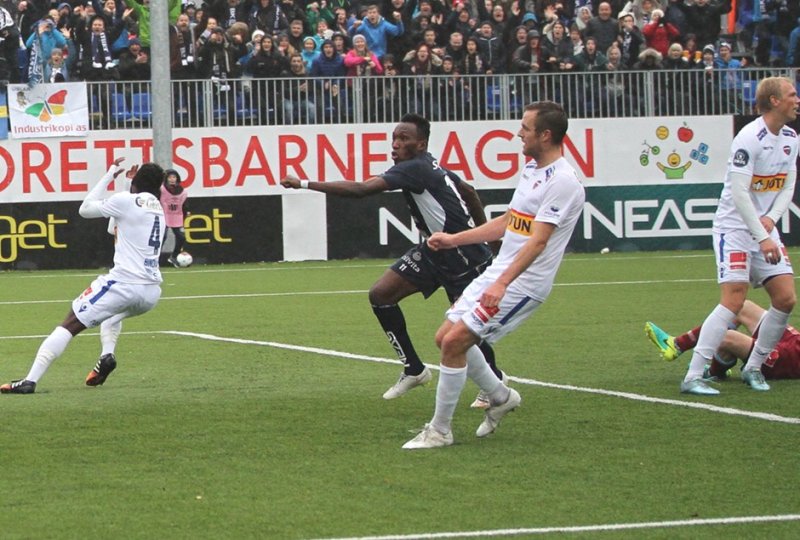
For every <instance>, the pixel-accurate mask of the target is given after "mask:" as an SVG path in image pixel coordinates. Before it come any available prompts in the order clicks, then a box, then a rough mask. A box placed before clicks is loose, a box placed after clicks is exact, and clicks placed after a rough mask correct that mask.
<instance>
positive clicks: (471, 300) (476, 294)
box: [446, 275, 542, 343]
mask: <svg viewBox="0 0 800 540" xmlns="http://www.w3.org/2000/svg"><path fill="white" fill-rule="evenodd" d="M492 283H494V279H493V278H486V276H485V275H480V276H478V277H477V278H475V280H474V281H473V282H472V283H470V284H469V286H467V288H466V289H464V292H463V293H462V294H461V297H460V298H459V299H458V300H456V303H455V304H453V306H452V307H451V308H450V309H448V310H447V314H446V316H447V319H448V320H449V321H450V322H458V320H459V319H460V320H462V321H464V324H466V325H467V328H469V330H470V331H471V332H472V333H473V334H475V335H476V336H478V337H479V338H481V339H483V340H485V341H487V342H488V343H495V342H497V341H499V340H500V338H502V337H503V336H505V335H506V334H508V333H510V332H511V331H512V330H514V329H515V328H516V327H518V326H519V325H520V324H522V322H523V321H524V320H525V319H527V318H528V317H530V316H531V315H532V314H533V312H534V311H536V309H537V308H538V307H539V306H541V305H542V303H541V302H540V301H538V300H534V299H533V298H531V297H530V296H527V295H525V294H522V293H520V292H518V291H516V290H515V289H512V288H509V289H506V294H505V295H504V296H503V298H502V299H501V300H500V304H499V305H498V306H497V307H498V309H497V310H496V311H495V312H493V313H488V312H487V310H486V309H485V308H484V307H483V306H481V304H480V298H481V295H482V294H483V291H484V290H485V289H486V287H488V286H489V285H490V284H492ZM493 311H494V310H493Z"/></svg>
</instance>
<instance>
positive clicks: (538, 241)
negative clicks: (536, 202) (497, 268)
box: [481, 222, 556, 308]
mask: <svg viewBox="0 0 800 540" xmlns="http://www.w3.org/2000/svg"><path fill="white" fill-rule="evenodd" d="M555 229H556V226H555V225H553V224H552V223H542V222H535V224H534V227H533V234H531V237H530V238H529V239H528V241H527V242H525V245H523V246H522V249H520V250H519V252H518V253H517V255H516V256H515V257H514V260H513V261H511V264H509V265H508V268H506V269H505V270H504V271H503V273H502V274H500V276H499V277H498V278H497V280H495V282H494V283H492V284H491V285H489V286H488V287H487V288H486V290H485V291H484V292H483V295H482V296H481V305H482V306H483V307H488V308H491V307H495V306H497V305H498V304H499V303H500V300H501V299H502V298H503V296H504V295H505V294H506V289H507V288H508V286H509V285H510V284H511V282H512V281H514V280H515V279H517V277H519V275H520V274H522V272H524V271H525V270H526V269H527V268H528V267H529V266H530V265H532V264H533V262H534V261H535V260H536V258H537V257H538V256H539V255H541V253H542V251H544V249H545V248H546V247H547V242H548V241H549V240H550V237H551V236H552V235H553V231H554V230H555Z"/></svg>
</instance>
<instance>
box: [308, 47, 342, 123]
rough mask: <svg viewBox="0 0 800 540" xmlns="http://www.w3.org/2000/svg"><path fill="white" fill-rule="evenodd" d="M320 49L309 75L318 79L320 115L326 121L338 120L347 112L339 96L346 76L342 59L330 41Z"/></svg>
mask: <svg viewBox="0 0 800 540" xmlns="http://www.w3.org/2000/svg"><path fill="white" fill-rule="evenodd" d="M321 49H322V51H321V52H320V55H319V56H318V57H317V58H316V59H315V60H314V61H313V62H312V63H311V72H310V73H309V74H310V75H311V76H312V77H314V78H316V79H318V81H317V95H318V96H319V98H318V102H320V103H321V107H320V108H321V110H322V114H323V115H324V116H325V117H326V118H327V119H332V118H339V117H340V116H341V115H342V114H343V113H344V112H346V110H347V108H346V103H344V102H343V99H344V98H343V96H342V95H341V91H342V89H343V88H344V77H345V75H346V74H347V70H346V69H345V67H344V58H342V55H340V54H339V53H338V52H336V48H335V47H334V45H333V41H331V40H330V39H326V40H325V41H323V42H322V47H321Z"/></svg>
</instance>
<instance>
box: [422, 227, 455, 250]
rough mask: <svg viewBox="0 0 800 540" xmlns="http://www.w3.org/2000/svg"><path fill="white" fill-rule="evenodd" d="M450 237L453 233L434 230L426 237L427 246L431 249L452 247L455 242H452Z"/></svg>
mask: <svg viewBox="0 0 800 540" xmlns="http://www.w3.org/2000/svg"><path fill="white" fill-rule="evenodd" d="M452 237H453V235H451V234H447V233H443V232H435V233H433V234H432V235H431V236H430V238H428V247H429V248H431V249H432V250H433V251H438V250H440V249H449V248H453V247H455V244H454V243H453V240H452Z"/></svg>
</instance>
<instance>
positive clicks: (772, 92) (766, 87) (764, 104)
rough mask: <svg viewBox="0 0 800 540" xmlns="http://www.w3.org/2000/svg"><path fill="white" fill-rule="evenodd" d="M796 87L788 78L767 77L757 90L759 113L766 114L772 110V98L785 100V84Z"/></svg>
mask: <svg viewBox="0 0 800 540" xmlns="http://www.w3.org/2000/svg"><path fill="white" fill-rule="evenodd" d="M784 82H785V83H786V84H788V85H789V86H792V87H794V83H792V81H791V80H789V79H788V78H786V77H767V78H766V79H763V80H762V81H761V82H760V83H758V87H757V88H756V107H758V112H759V113H761V114H764V113H765V112H768V111H771V110H772V101H770V99H771V98H773V97H776V98H778V99H781V98H783V83H784Z"/></svg>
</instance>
